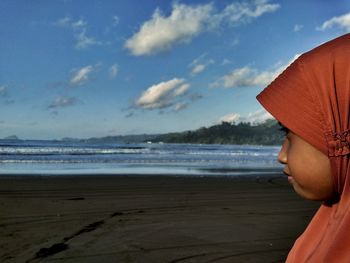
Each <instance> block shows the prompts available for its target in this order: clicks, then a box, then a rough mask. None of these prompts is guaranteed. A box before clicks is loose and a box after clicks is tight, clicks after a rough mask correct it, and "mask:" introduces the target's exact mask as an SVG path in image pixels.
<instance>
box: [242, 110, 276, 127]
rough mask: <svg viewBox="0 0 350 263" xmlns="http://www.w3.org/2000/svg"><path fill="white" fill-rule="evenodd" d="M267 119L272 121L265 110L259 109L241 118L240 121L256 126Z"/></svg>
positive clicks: (271, 117)
mask: <svg viewBox="0 0 350 263" xmlns="http://www.w3.org/2000/svg"><path fill="white" fill-rule="evenodd" d="M268 119H273V116H272V115H271V114H270V113H269V112H267V111H266V110H265V109H261V110H258V111H255V112H250V113H248V114H247V115H246V116H244V117H242V118H241V121H242V122H250V123H253V124H258V123H262V122H264V121H266V120H268Z"/></svg>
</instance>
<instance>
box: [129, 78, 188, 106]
mask: <svg viewBox="0 0 350 263" xmlns="http://www.w3.org/2000/svg"><path fill="white" fill-rule="evenodd" d="M184 84H185V80H184V79H178V78H174V79H171V80H169V81H166V82H161V83H159V84H156V85H153V86H151V87H149V88H148V89H147V90H146V91H144V92H143V94H142V95H141V97H140V98H138V99H137V100H136V105H137V106H138V107H141V108H144V109H162V108H166V107H169V106H171V105H173V103H174V101H173V99H174V97H177V96H178V95H176V92H174V90H176V89H178V88H180V87H181V86H182V85H184Z"/></svg>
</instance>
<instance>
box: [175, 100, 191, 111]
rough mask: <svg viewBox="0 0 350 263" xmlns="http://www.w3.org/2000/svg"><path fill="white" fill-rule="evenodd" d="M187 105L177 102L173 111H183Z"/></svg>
mask: <svg viewBox="0 0 350 263" xmlns="http://www.w3.org/2000/svg"><path fill="white" fill-rule="evenodd" d="M187 105H188V104H187V103H183V102H179V103H177V104H176V105H175V107H174V111H175V112H178V111H181V110H184V109H186V108H187Z"/></svg>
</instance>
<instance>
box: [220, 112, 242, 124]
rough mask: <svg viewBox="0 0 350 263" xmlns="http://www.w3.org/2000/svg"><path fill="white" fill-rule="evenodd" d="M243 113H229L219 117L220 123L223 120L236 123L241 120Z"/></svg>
mask: <svg viewBox="0 0 350 263" xmlns="http://www.w3.org/2000/svg"><path fill="white" fill-rule="evenodd" d="M240 117H241V115H239V114H238V113H229V114H227V115H225V116H223V117H221V118H220V119H219V123H222V122H229V123H236V122H238V121H239V120H240Z"/></svg>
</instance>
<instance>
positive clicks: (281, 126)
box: [278, 122, 289, 136]
mask: <svg viewBox="0 0 350 263" xmlns="http://www.w3.org/2000/svg"><path fill="white" fill-rule="evenodd" d="M278 124H279V125H280V131H282V132H283V133H284V135H285V136H287V134H288V132H289V129H288V128H287V127H285V126H283V125H282V123H280V122H279V123H278Z"/></svg>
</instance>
